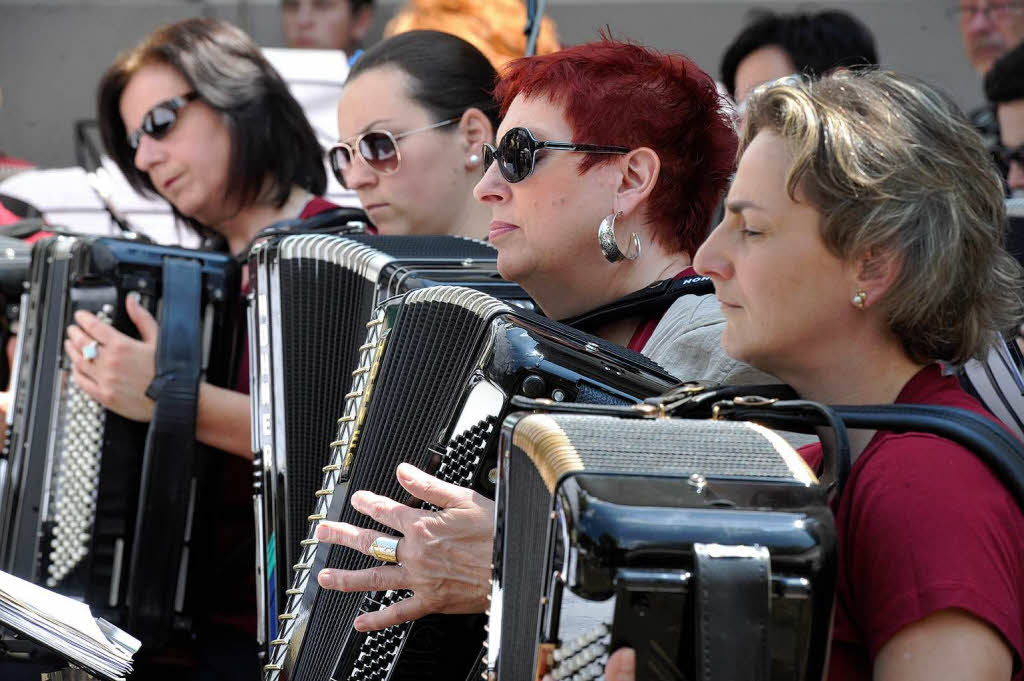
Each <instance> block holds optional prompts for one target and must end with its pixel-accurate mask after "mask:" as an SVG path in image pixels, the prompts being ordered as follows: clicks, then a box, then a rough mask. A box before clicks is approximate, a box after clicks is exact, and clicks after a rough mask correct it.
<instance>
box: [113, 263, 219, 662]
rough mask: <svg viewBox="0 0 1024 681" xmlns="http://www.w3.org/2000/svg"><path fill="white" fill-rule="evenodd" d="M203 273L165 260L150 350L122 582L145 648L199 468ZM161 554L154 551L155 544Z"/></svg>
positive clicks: (161, 626) (174, 573)
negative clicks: (150, 374)
mask: <svg viewBox="0 0 1024 681" xmlns="http://www.w3.org/2000/svg"><path fill="white" fill-rule="evenodd" d="M201 306H202V270H201V268H200V265H199V263H198V262H197V261H195V260H191V259H185V258H164V267H163V314H162V317H161V322H160V336H159V339H158V341H157V350H156V379H154V383H155V382H156V381H158V380H159V381H161V385H160V389H159V391H158V393H157V394H156V406H155V408H154V410H153V418H152V420H151V421H150V424H149V432H148V434H147V435H146V448H145V453H144V455H143V462H142V481H141V484H140V489H139V508H138V515H137V516H136V523H135V538H134V541H133V542H132V551H131V569H130V572H129V575H130V577H129V582H128V608H129V621H128V625H127V626H128V629H129V630H130V631H139V632H147V633H148V634H149V636H150V637H151V638H152V640H150V641H148V642H147V643H148V644H149V645H160V644H161V643H162V642H163V641H162V640H161V639H163V638H165V637H166V636H167V635H169V633H170V628H171V624H172V617H173V615H174V601H175V595H176V593H177V591H178V587H179V585H178V575H179V570H180V569H181V560H182V554H183V552H184V542H185V529H186V528H185V524H186V522H187V517H186V516H187V514H186V513H183V512H182V504H188V503H190V501H191V495H192V478H193V476H194V472H195V470H196V467H197V463H196V461H195V457H196V440H195V432H196V407H197V401H198V394H199V378H200V372H201V367H202V342H201V339H202V333H201V327H200V320H201V317H200V314H201ZM157 538H160V541H161V542H162V543H163V545H164V546H165V547H166V550H164V551H153V550H152V547H153V546H154V543H153V542H154V541H155V540H156V539H157Z"/></svg>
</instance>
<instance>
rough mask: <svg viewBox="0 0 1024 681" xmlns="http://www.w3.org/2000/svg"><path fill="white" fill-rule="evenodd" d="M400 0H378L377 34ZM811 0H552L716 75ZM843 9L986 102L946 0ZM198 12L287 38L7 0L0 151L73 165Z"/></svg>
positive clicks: (86, 1) (210, 10) (228, 10)
mask: <svg viewBox="0 0 1024 681" xmlns="http://www.w3.org/2000/svg"><path fill="white" fill-rule="evenodd" d="M398 4H399V1H398V0H378V7H379V11H378V18H377V23H376V35H379V32H380V30H381V28H382V27H383V24H384V22H385V21H386V19H387V18H388V17H390V16H391V15H392V14H393V13H394V11H395V9H396V7H397V6H398ZM756 6H762V7H763V6H769V7H772V8H776V9H780V10H788V9H793V8H795V7H799V6H806V3H793V2H778V1H775V0H761V1H760V2H747V1H741V0H592V1H589V2H585V1H583V0H548V3H547V13H548V14H549V15H550V16H551V17H552V18H554V19H555V21H556V22H557V23H558V27H559V33H560V36H561V37H562V40H563V43H566V44H568V43H576V42H582V41H586V40H590V39H592V38H593V37H595V36H596V35H597V31H598V30H600V29H601V28H603V27H605V26H609V27H611V29H612V31H613V32H614V34H615V35H617V36H621V37H629V38H632V39H635V40H638V41H641V42H644V43H646V44H649V45H653V46H655V47H658V48H661V49H666V50H677V51H681V52H683V53H685V54H687V55H689V56H690V57H692V58H693V59H695V60H696V61H697V62H698V63H699V64H700V65H701V66H702V67H704V68H705V69H706V70H708V71H710V72H711V73H712V74H714V75H716V76H717V75H718V63H719V59H720V57H721V53H722V50H723V47H724V45H726V44H727V43H728V42H729V41H730V40H731V39H732V37H733V36H734V35H735V33H736V32H737V31H738V30H739V27H740V26H741V25H742V23H743V21H744V19H745V17H746V15H747V13H748V12H749V10H750V9H751V8H752V7H756ZM817 6H840V7H843V8H844V9H847V10H848V11H850V12H852V13H854V14H855V15H857V16H858V17H860V18H861V19H862V20H863V21H864V22H865V23H866V24H867V25H868V26H869V27H870V28H871V29H872V30H873V31H874V32H875V36H876V38H877V41H878V46H879V51H880V56H881V58H882V60H883V62H884V63H885V64H886V65H888V66H889V67H891V68H893V69H896V70H899V71H904V72H907V73H912V74H915V75H917V76H919V77H922V78H924V79H926V80H928V81H930V82H933V83H935V84H937V85H940V86H942V87H943V88H945V89H946V90H947V91H948V92H950V93H952V94H953V95H954V97H955V98H956V99H957V101H959V102H960V104H961V105H962V106H965V107H973V106H975V105H976V104H977V103H979V102H980V101H981V85H980V82H979V80H978V78H977V77H976V76H975V74H974V72H973V71H972V70H971V69H970V67H969V65H968V64H967V63H966V61H965V60H964V58H963V55H962V52H961V48H960V39H959V35H958V33H957V30H956V26H955V24H954V23H953V22H952V21H950V20H949V19H948V18H947V17H946V15H945V8H946V6H947V3H944V2H939V1H938V0H880V1H879V0H855V1H850V0H847V1H846V2H832V3H819V4H818V5H817ZM195 15H207V16H217V17H221V18H224V19H228V20H231V21H234V22H235V23H237V24H238V25H240V26H242V27H243V28H244V29H246V30H247V31H248V32H249V33H250V34H251V35H252V36H253V37H254V38H255V39H256V40H257V41H258V42H260V43H261V44H264V45H280V44H281V40H282V39H281V32H280V27H279V23H278V3H277V0H218V1H215V2H209V1H207V2H202V1H198V0H0V88H2V90H3V95H4V101H3V104H2V106H0V149H2V150H3V151H5V152H6V153H8V154H11V155H14V156H21V157H24V158H28V159H31V160H33V161H35V162H36V163H38V164H39V165H41V166H44V167H49V166H65V165H70V164H72V163H73V162H74V154H73V139H72V125H73V122H74V121H75V120H76V119H80V118H89V117H93V116H94V107H95V104H94V96H95V86H96V81H97V79H98V77H99V75H100V74H101V73H102V71H103V69H105V68H106V67H107V66H108V65H109V64H110V62H111V61H112V60H113V59H114V57H115V55H116V54H117V53H118V52H120V51H121V50H124V49H126V48H128V47H130V46H131V45H133V44H134V43H136V42H137V41H138V40H139V39H140V38H141V37H142V36H143V35H144V34H145V33H147V32H148V31H150V30H151V29H153V28H155V27H156V26H159V25H161V24H163V23H167V22H170V21H175V20H177V19H181V18H185V17H188V16H195Z"/></svg>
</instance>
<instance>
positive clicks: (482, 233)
mask: <svg viewBox="0 0 1024 681" xmlns="http://www.w3.org/2000/svg"><path fill="white" fill-rule="evenodd" d="M466 196H467V199H468V200H467V201H466V202H464V203H463V204H462V205H461V206H460V207H459V208H458V210H456V211H455V214H454V215H453V216H452V221H451V223H450V225H449V227H448V231H446V232H445V233H446V234H450V235H452V236H468V237H471V238H473V239H480V240H482V241H486V240H487V234H488V233H489V232H490V231H491V209H490V207H489V206H487V205H486V204H483V203H480V202H479V201H477V200H476V199H475V198H473V188H472V186H471V187H470V189H469V192H468V193H467V194H466Z"/></svg>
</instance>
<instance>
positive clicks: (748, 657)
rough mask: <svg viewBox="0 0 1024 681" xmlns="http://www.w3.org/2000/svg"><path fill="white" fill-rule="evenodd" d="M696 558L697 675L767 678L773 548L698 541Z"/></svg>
mask: <svg viewBox="0 0 1024 681" xmlns="http://www.w3.org/2000/svg"><path fill="white" fill-rule="evenodd" d="M693 560H694V577H695V582H696V583H695V589H694V590H695V599H694V603H695V609H696V613H695V614H696V625H697V626H696V627H694V633H695V635H696V640H695V641H694V650H695V652H696V658H697V677H696V678H697V681H726V680H729V679H745V680H746V681H768V678H769V676H770V675H769V670H770V667H771V655H770V654H769V647H768V628H769V621H770V619H771V607H770V603H771V587H772V576H771V562H770V556H769V553H768V549H767V548H765V547H763V546H724V545H721V544H700V543H695V544H694V545H693Z"/></svg>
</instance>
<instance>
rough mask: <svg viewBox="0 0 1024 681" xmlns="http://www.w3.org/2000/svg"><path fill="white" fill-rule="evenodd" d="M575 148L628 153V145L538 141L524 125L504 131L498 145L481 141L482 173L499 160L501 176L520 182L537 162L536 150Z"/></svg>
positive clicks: (566, 149) (599, 151)
mask: <svg viewBox="0 0 1024 681" xmlns="http://www.w3.org/2000/svg"><path fill="white" fill-rule="evenodd" d="M546 149H549V150H551V151H576V152H580V153H585V154H628V153H629V151H630V150H629V149H628V148H627V147H608V146H601V145H597V144H573V143H572V142H552V141H551V140H546V141H540V140H537V139H536V138H535V137H534V136H533V133H531V132H530V131H529V130H528V129H527V128H512V129H511V130H509V131H508V132H506V133H505V134H504V135H503V136H502V138H501V141H500V142H498V146H497V148H495V147H493V146H491V145H490V144H484V172H485V173H486V172H487V169H488V168H490V167H491V163H492V162H493V161H494V160H495V159H497V160H498V170H499V171H500V172H501V176H502V177H504V178H505V180H506V181H508V182H510V183H516V182H522V181H523V180H525V179H526V178H528V177H529V176H530V174H531V173H532V172H533V169H534V167H535V165H536V163H537V152H538V151H541V150H546Z"/></svg>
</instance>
